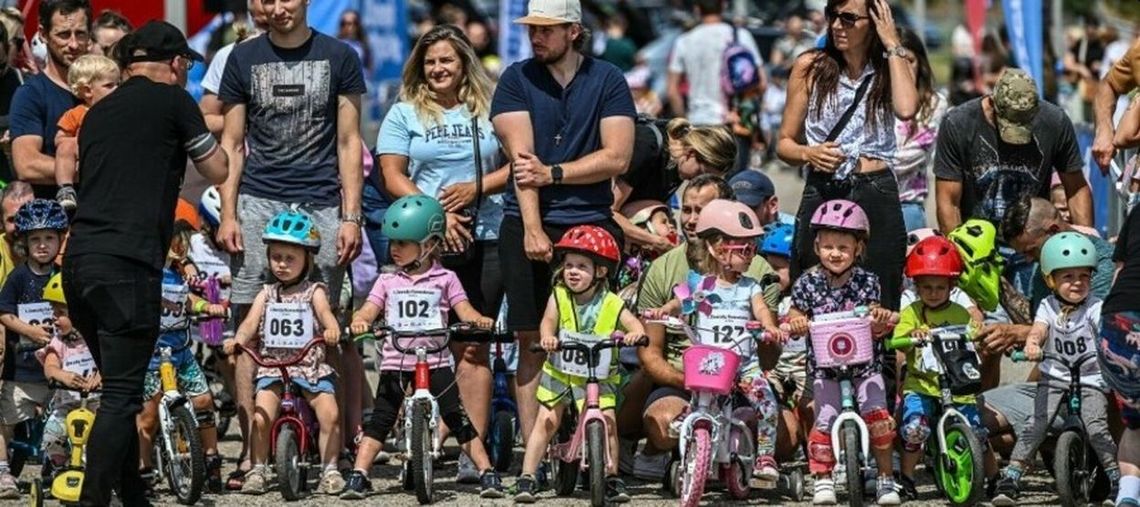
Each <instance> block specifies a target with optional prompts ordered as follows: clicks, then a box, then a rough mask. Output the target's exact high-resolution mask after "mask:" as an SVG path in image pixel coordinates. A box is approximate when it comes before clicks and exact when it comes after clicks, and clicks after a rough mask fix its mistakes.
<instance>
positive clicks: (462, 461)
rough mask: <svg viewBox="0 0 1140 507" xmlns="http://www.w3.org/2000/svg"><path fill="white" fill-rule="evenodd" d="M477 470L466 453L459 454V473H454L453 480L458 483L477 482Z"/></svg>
mask: <svg viewBox="0 0 1140 507" xmlns="http://www.w3.org/2000/svg"><path fill="white" fill-rule="evenodd" d="M479 481H480V478H479V470H476V469H475V463H474V462H472V461H471V458H468V457H467V455H466V454H463V453H460V454H459V473H457V474H455V482H457V483H459V484H479Z"/></svg>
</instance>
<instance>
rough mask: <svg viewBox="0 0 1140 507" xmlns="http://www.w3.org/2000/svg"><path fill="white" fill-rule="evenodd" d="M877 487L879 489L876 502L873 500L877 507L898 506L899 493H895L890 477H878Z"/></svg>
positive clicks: (892, 480) (893, 481)
mask: <svg viewBox="0 0 1140 507" xmlns="http://www.w3.org/2000/svg"><path fill="white" fill-rule="evenodd" d="M877 486H878V487H879V489H878V490H877V495H876V498H877V500H875V503H877V504H879V505H898V504H900V503H902V502H901V500H899V493H898V492H897V491H895V480H894V479H892V478H891V477H890V476H885V477H879V481H878V484H877Z"/></svg>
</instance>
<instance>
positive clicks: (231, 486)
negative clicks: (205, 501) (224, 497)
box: [226, 470, 249, 491]
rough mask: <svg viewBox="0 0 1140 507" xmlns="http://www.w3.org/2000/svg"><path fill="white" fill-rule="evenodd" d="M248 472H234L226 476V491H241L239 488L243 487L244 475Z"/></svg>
mask: <svg viewBox="0 0 1140 507" xmlns="http://www.w3.org/2000/svg"><path fill="white" fill-rule="evenodd" d="M247 472H249V471H248V470H234V471H233V472H230V475H227V476H226V489H227V490H229V491H241V487H242V486H244V485H245V474H246V473H247Z"/></svg>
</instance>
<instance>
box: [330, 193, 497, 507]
mask: <svg viewBox="0 0 1140 507" xmlns="http://www.w3.org/2000/svg"><path fill="white" fill-rule="evenodd" d="M445 220H446V219H445V218H444V212H443V207H442V206H440V204H439V202H438V201H436V200H435V199H432V198H430V197H427V196H424V195H411V196H406V197H403V198H401V199H399V200H397V201H396V202H395V203H392V206H391V207H390V208H389V209H388V212H387V213H386V214H385V215H384V223H383V231H384V235H385V236H387V237H388V240H389V241H390V247H389V248H390V250H391V258H392V262H393V263H394V264H395V265H396V267H397V268H398V270H397V271H396V272H394V273H383V274H381V275H380V277H379V278H378V279H377V280H376V284H375V285H373V287H372V291H371V292H370V293H369V294H368V301H367V302H365V303H364V306H362V307H361V308H360V309H359V310H357V311H356V313H355V314H354V315H353V318H352V326H351V330H352V333H353V334H354V335H360V334H364V333H366V332H368V330H369V328H370V326H371V325H372V322H373V321H375V320H376V319H377V318H378V317H380V316H381V315H384V317H385V319H386V323H387V325H388V326H389V327H391V328H392V329H395V330H398V331H428V330H434V329H440V328H444V327H446V326H447V312H448V311H449V310H454V311H455V314H456V315H457V316H458V317H459V320H461V321H463V322H471V323H474V324H475V325H477V326H479V327H481V328H490V327H491V326H492V325H494V320H492V319H490V318H488V317H485V316H483V315H480V314H479V312H478V311H476V310H475V308H474V307H473V306H471V303H470V302H469V301H468V300H467V293H465V292H464V291H463V286H462V285H461V284H460V283H459V278H458V277H457V276H456V275H455V272H453V271H450V270H447V269H444V268H443V267H442V266H441V265H440V264H439V254H440V251H441V249H442V248H443V241H444V236H443V231H444V224H445V223H446V221H445ZM421 340H432V338H426V337H425V338H420V339H415V340H406V341H402V342H401V346H402V347H404V348H409V349H414V348H415V347H416V346H417V345H418V343H417V342H418V341H421ZM381 356H382V360H381V363H380V382H379V385H378V386H377V387H376V402H375V403H374V406H373V408H372V418H371V419H370V420H369V421H368V424H367V425H366V427H365V428H364V438H363V440H362V441H361V442H360V446H359V447H358V448H357V451H356V466H355V468H354V470H353V471H352V473H351V474H350V475H349V476H348V481H347V484H346V485H345V489H344V493H342V494H341V498H343V499H362V498H364V497H365V496H367V495H368V494H369V493H371V490H372V484H371V483H370V481H369V480H368V471H369V469H370V468H372V461H373V460H374V459H375V458H376V455H377V454H378V453H379V452H380V450H381V448H382V446H383V442H384V439H385V438H386V437H387V436H388V432H389V431H391V429H392V426H393V425H395V424H396V417H397V414H398V413H399V411H400V406H401V404H403V402H404V396H405V393H406V390H405V388H406V386H407V385H408V384H410V383H411V381H412V375H413V371H414V370H415V362H416V361H415V358H414V357H411V356H407V355H405V354H402V353H400V352H399V351H397V350H396V349H395V347H393V346H392V344H391V343H389V342H388V341H385V342H384V344H383V348H382V350H381ZM428 363H429V366H430V367H431V393H432V395H433V396H435V397H436V401H437V402H438V403H439V412H440V417H441V418H442V419H443V421H444V422H445V423H447V427H448V428H449V429H450V430H451V433H452V435H454V436H455V439H456V440H457V441H458V442H459V444H460V446H461V447H462V449H463V452H464V453H466V454H467V456H468V457H469V458H471V461H472V462H474V463H475V466H476V467H478V469H479V470H482V471H483V473H482V477H481V479H480V482H481V488H480V496H482V497H483V498H500V497H502V495H503V493H502V482H501V480H500V478H499V475H498V473H497V472H495V470H494V469H493V468H492V467H491V461H490V459H488V458H487V451H486V449H484V447H483V441H482V439H480V438H478V436H479V434H478V431H477V430H476V429H475V428H474V427H472V425H471V422H470V421H468V419H467V414H466V413H465V412H464V411H463V405H462V404H461V402H460V400H459V389H458V388H456V387H455V385H454V384H455V372H454V371H452V369H451V352H450V350H449V349H447V348H444V349H443V350H442V351H440V352H439V353H437V354H433V355H431V356H429V357H428Z"/></svg>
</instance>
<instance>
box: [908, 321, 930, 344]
mask: <svg viewBox="0 0 1140 507" xmlns="http://www.w3.org/2000/svg"><path fill="white" fill-rule="evenodd" d="M910 339H911V341H912V342H914V344H915V345H916V346H920V347H921V346H923V345H926V344H927V343H929V342H930V329H927V328H926V326H921V327H917V328H915V329H914V331H911V332H910Z"/></svg>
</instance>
